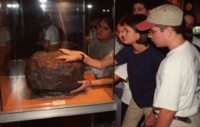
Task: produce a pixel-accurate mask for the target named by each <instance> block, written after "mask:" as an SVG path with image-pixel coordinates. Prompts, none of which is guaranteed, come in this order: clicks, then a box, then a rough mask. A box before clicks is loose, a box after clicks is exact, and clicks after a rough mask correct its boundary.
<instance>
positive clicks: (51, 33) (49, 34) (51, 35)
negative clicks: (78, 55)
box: [44, 25, 60, 45]
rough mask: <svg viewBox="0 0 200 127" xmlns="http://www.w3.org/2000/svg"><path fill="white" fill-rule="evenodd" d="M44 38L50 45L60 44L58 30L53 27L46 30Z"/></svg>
mask: <svg viewBox="0 0 200 127" xmlns="http://www.w3.org/2000/svg"><path fill="white" fill-rule="evenodd" d="M44 38H45V39H46V40H49V41H50V42H49V43H50V45H56V44H59V43H60V40H59V33H58V29H57V28H56V27H55V26H53V25H51V26H49V27H48V28H47V30H46V32H45V37H44Z"/></svg>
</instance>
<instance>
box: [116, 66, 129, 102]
mask: <svg viewBox="0 0 200 127" xmlns="http://www.w3.org/2000/svg"><path fill="white" fill-rule="evenodd" d="M115 74H116V75H118V76H119V77H120V78H122V79H123V80H125V81H126V80H127V78H128V74H127V64H123V65H120V66H118V68H117V69H116V70H115ZM125 81H124V82H123V84H124V85H123V92H122V97H121V101H122V102H124V103H125V104H127V105H129V103H130V101H131V98H132V95H131V91H130V89H129V83H128V81H126V82H125Z"/></svg>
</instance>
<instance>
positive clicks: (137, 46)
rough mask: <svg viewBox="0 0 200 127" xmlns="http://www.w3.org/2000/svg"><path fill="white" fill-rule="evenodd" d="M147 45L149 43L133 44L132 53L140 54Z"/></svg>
mask: <svg viewBox="0 0 200 127" xmlns="http://www.w3.org/2000/svg"><path fill="white" fill-rule="evenodd" d="M148 47H149V45H147V46H146V45H144V44H134V45H133V48H134V50H133V51H134V53H135V54H140V53H142V52H144V51H145V50H146V49H147V48H148Z"/></svg>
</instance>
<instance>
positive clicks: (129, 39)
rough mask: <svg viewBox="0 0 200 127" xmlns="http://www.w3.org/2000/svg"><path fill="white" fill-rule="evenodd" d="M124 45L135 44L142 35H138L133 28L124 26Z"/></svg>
mask: <svg viewBox="0 0 200 127" xmlns="http://www.w3.org/2000/svg"><path fill="white" fill-rule="evenodd" d="M122 38H123V40H124V41H123V43H124V44H129V45H130V44H135V43H136V41H137V40H139V38H140V35H139V33H137V32H136V31H135V30H134V29H133V28H132V27H131V26H129V25H127V24H125V25H124V34H123V37H122Z"/></svg>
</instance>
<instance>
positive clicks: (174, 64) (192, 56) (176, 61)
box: [153, 41, 200, 117]
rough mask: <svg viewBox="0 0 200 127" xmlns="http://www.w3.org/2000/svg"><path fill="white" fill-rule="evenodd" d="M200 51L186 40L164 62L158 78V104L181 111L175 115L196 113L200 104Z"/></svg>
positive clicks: (155, 103) (157, 105) (155, 102)
mask: <svg viewBox="0 0 200 127" xmlns="http://www.w3.org/2000/svg"><path fill="white" fill-rule="evenodd" d="M199 74H200V54H199V52H198V51H197V50H196V48H195V47H194V46H193V45H192V44H190V43H189V42H188V41H185V43H184V44H182V45H181V46H179V47H177V48H175V49H173V50H171V51H170V52H169V53H168V54H167V56H166V58H165V59H164V60H163V61H162V62H161V64H160V67H159V70H158V72H157V77H156V82H157V86H156V90H155V95H154V104H153V106H154V107H158V108H165V109H168V110H171V111H177V113H176V114H175V116H182V117H186V116H192V115H194V114H196V113H198V108H199V106H200V95H199V94H200V80H199V78H200V77H199Z"/></svg>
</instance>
